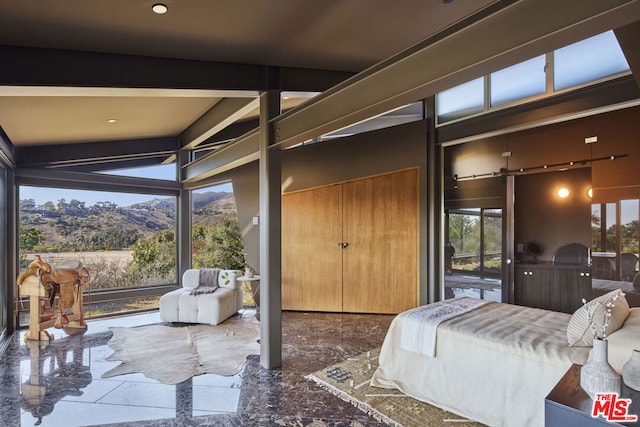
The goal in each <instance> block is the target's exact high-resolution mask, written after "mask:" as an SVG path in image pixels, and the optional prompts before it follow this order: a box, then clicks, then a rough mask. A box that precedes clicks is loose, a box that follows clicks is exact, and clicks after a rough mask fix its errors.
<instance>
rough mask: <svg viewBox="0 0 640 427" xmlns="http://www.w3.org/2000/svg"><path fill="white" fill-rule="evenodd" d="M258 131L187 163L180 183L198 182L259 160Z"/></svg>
mask: <svg viewBox="0 0 640 427" xmlns="http://www.w3.org/2000/svg"><path fill="white" fill-rule="evenodd" d="M258 137H259V131H258V129H254V130H253V131H251V132H249V133H247V134H245V135H243V136H241V137H239V138H237V139H236V140H235V141H234V142H233V143H232V144H229V145H227V146H226V147H224V148H222V149H220V150H218V151H216V152H214V153H212V154H211V155H206V156H203V157H202V158H200V159H198V160H196V161H194V162H191V163H189V164H188V165H187V166H185V167H184V169H183V173H182V175H183V177H182V181H183V182H185V183H189V182H198V181H202V180H203V179H206V178H209V177H211V176H214V175H218V174H220V173H222V172H226V171H228V170H231V169H234V168H237V167H239V166H242V165H244V164H247V163H250V162H252V161H254V160H257V159H258V158H259V153H258Z"/></svg>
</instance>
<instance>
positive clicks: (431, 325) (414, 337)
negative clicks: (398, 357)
mask: <svg viewBox="0 0 640 427" xmlns="http://www.w3.org/2000/svg"><path fill="white" fill-rule="evenodd" d="M487 302H488V301H485V300H480V299H476V298H469V297H462V298H454V299H449V300H445V301H439V302H436V303H433V304H430V305H426V306H420V307H417V308H414V309H412V310H409V311H405V312H404V313H401V314H400V316H402V324H403V328H402V337H401V341H400V345H401V347H402V349H403V350H407V351H413V352H416V353H421V354H424V355H427V356H431V357H435V356H436V330H437V329H438V325H439V324H440V322H443V321H445V320H448V319H451V318H453V317H455V316H458V315H460V314H463V313H467V312H469V311H471V310H473V309H475V308H478V307H480V306H482V305H484V304H486V303H487Z"/></svg>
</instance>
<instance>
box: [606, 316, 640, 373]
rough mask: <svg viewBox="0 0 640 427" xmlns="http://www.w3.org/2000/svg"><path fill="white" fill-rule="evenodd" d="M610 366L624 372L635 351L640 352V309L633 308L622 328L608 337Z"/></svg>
mask: <svg viewBox="0 0 640 427" xmlns="http://www.w3.org/2000/svg"><path fill="white" fill-rule="evenodd" d="M607 341H609V344H608V349H609V364H610V365H611V366H613V369H615V370H616V371H618V373H620V372H622V366H623V365H624V364H625V363H626V362H627V360H629V359H630V358H631V353H632V352H633V350H640V307H631V308H630V309H629V316H628V317H627V320H625V322H624V325H622V328H620V329H618V330H617V331H616V332H614V333H612V334H611V335H609V336H608V337H607Z"/></svg>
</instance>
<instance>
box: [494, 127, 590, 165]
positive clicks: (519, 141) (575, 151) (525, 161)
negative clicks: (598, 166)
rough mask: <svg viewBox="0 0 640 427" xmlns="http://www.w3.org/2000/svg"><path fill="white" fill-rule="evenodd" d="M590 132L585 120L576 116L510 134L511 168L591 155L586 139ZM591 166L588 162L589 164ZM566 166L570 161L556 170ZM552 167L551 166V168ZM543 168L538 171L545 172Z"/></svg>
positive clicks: (548, 163)
mask: <svg viewBox="0 0 640 427" xmlns="http://www.w3.org/2000/svg"><path fill="white" fill-rule="evenodd" d="M588 136H590V135H589V127H588V124H587V123H586V122H585V121H584V120H573V121H569V122H564V123H559V124H555V125H551V126H546V127H542V128H536V129H531V130H527V131H522V132H517V133H514V134H511V135H509V142H508V151H510V152H511V157H509V158H508V162H507V163H508V166H507V168H508V169H509V170H516V169H520V168H525V169H526V168H531V167H541V166H544V165H551V164H557V163H567V162H571V161H579V160H585V159H591V150H590V148H589V145H587V144H585V143H584V139H585V137H588ZM587 166H588V164H587ZM563 168H566V165H564V166H561V167H559V168H555V169H553V170H558V169H563ZM551 170H552V169H549V171H551ZM543 171H544V170H543V169H540V170H539V171H538V172H543Z"/></svg>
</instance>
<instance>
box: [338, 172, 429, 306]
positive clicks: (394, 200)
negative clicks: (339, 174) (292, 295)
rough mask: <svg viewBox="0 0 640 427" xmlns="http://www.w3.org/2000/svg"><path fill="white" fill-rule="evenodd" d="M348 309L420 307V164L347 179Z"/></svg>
mask: <svg viewBox="0 0 640 427" xmlns="http://www.w3.org/2000/svg"><path fill="white" fill-rule="evenodd" d="M343 197H344V210H343V215H344V221H343V224H344V230H343V233H344V236H345V242H347V243H348V244H349V245H348V246H347V247H346V248H345V249H344V250H343V254H344V258H343V263H344V269H343V271H344V274H343V292H342V295H343V310H344V311H345V312H360V313H389V314H391V313H399V312H401V311H404V310H407V309H410V308H413V307H416V305H417V292H418V271H417V270H418V265H417V259H418V179H417V171H416V170H415V169H412V170H408V171H402V172H397V173H393V174H389V175H383V176H378V177H373V178H368V179H363V180H359V181H353V182H349V183H346V184H344V188H343Z"/></svg>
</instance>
